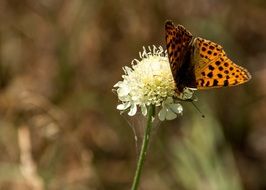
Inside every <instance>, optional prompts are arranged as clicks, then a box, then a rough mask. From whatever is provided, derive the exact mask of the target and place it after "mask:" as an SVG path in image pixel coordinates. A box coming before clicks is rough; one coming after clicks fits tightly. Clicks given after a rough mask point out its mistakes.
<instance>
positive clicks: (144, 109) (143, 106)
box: [141, 104, 148, 116]
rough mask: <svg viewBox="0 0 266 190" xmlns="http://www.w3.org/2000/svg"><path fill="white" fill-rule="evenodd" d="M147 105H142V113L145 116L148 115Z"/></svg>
mask: <svg viewBox="0 0 266 190" xmlns="http://www.w3.org/2000/svg"><path fill="white" fill-rule="evenodd" d="M147 112H148V111H147V107H146V106H145V105H144V104H143V105H141V113H142V114H143V115H144V116H146V115H147Z"/></svg>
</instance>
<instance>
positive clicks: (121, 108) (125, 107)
mask: <svg viewBox="0 0 266 190" xmlns="http://www.w3.org/2000/svg"><path fill="white" fill-rule="evenodd" d="M129 106H130V102H126V103H122V104H119V105H117V106H116V109H118V110H125V109H127V108H128V107H129Z"/></svg>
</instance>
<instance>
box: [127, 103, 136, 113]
mask: <svg viewBox="0 0 266 190" xmlns="http://www.w3.org/2000/svg"><path fill="white" fill-rule="evenodd" d="M136 113H137V105H136V104H133V105H131V107H130V111H129V112H128V115H129V116H133V115H135V114H136Z"/></svg>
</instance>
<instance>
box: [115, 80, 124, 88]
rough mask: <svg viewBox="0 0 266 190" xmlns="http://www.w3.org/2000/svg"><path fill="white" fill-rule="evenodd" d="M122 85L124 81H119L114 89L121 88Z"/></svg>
mask: <svg viewBox="0 0 266 190" xmlns="http://www.w3.org/2000/svg"><path fill="white" fill-rule="evenodd" d="M122 83H123V82H122V81H118V82H117V83H116V84H115V85H114V87H119V86H121V84H122Z"/></svg>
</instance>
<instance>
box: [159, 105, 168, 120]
mask: <svg viewBox="0 0 266 190" xmlns="http://www.w3.org/2000/svg"><path fill="white" fill-rule="evenodd" d="M158 117H159V119H160V120H161V121H164V120H165V117H166V109H165V108H164V107H163V108H162V109H161V110H160V111H159V113H158Z"/></svg>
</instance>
